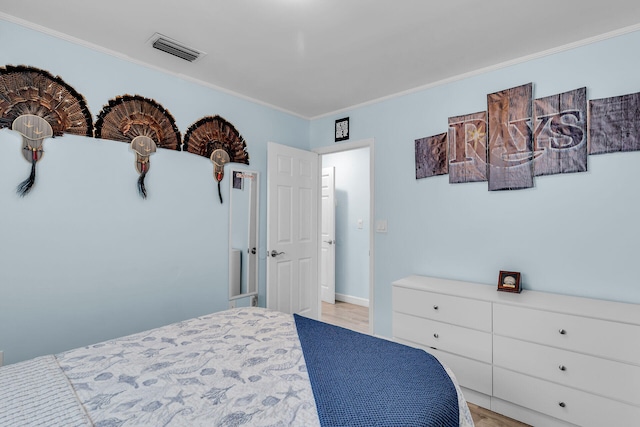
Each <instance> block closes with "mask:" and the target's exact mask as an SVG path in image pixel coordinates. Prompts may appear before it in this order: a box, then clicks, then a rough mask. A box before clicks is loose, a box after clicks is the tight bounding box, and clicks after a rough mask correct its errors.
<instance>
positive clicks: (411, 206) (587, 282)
mask: <svg viewBox="0 0 640 427" xmlns="http://www.w3.org/2000/svg"><path fill="white" fill-rule="evenodd" d="M476 48H477V47H474V49H476ZM639 49H640V32H634V33H630V34H626V35H623V36H618V37H616V38H611V39H607V40H604V41H600V42H597V43H593V44H589V45H586V46H582V47H579V48H575V49H573V50H570V51H565V52H562V53H558V54H554V55H550V56H546V57H542V58H538V59H535V60H531V61H528V62H526V63H521V64H518V65H515V66H511V67H507V68H502V69H499V70H496V71H492V72H487V73H485V74H481V75H477V76H474V77H471V78H467V79H464V80H460V81H456V82H453V83H450V84H446V85H442V86H438V87H434V88H431V89H427V90H423V91H420V92H416V93H412V94H409V95H406V96H402V97H397V98H393V99H389V100H386V101H383V102H379V103H375V104H372V105H367V106H362V107H360V108H355V109H353V110H351V111H347V112H340V113H339V114H337V115H335V116H328V117H325V118H322V119H317V120H314V121H313V122H312V123H311V140H310V142H311V147H312V148H318V147H322V146H328V145H332V144H334V142H333V133H332V131H333V125H334V120H335V119H337V118H341V117H345V116H349V117H350V132H351V138H350V139H351V140H352V141H358V140H362V139H367V138H375V199H374V200H375V218H374V220H373V221H375V220H376V219H387V220H388V233H386V234H376V235H375V258H374V259H375V277H374V281H375V293H374V315H375V322H374V331H375V333H377V334H381V335H386V336H390V335H391V282H392V281H394V280H396V279H398V278H401V277H404V276H407V275H410V274H423V275H433V276H438V277H446V278H453V279H460V280H469V281H475V282H481V283H488V284H493V283H497V276H498V271H499V270H513V271H520V272H522V282H523V286H524V288H525V289H534V290H539V291H548V292H556V293H562V294H571V295H580V296H586V297H596V298H603V299H611V300H618V301H627V302H634V303H640V282H639V280H638V278H637V271H636V269H637V259H638V255H639V254H640V252H639V250H638V242H640V225H639V224H640V222H639V218H640V167H638V165H639V163H640V152H633V153H617V154H607V155H600V156H590V157H589V165H588V167H589V171H588V172H586V173H578V174H566V175H555V176H546V177H539V178H536V181H535V187H534V188H531V189H527V190H519V191H502V192H489V191H487V184H486V183H470V184H456V185H451V184H449V183H448V176H447V175H444V176H440V177H434V178H428V179H420V180H416V179H415V159H414V140H415V139H417V138H421V137H425V136H429V135H434V134H437V133H441V132H445V131H446V129H447V119H448V117H451V116H457V115H461V114H467V113H473V112H476V111H484V110H486V96H487V94H488V93H492V92H495V91H499V90H502V89H506V88H510V87H514V86H518V85H521V84H525V83H529V82H533V83H534V96H536V97H542V96H547V95H552V94H556V93H561V92H564V91H567V90H571V89H574V88H579V87H583V86H586V87H587V96H588V98H589V99H595V98H603V97H610V96H617V95H623V94H627V93H634V92H638V91H640V78H638V70H639V69H640V55H638V54H637V52H638V50H639ZM460 54H464V52H461V53H460Z"/></svg>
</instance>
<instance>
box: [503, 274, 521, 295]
mask: <svg viewBox="0 0 640 427" xmlns="http://www.w3.org/2000/svg"><path fill="white" fill-rule="evenodd" d="M498 290H499V291H504V292H515V293H520V291H522V288H520V273H519V272H517V271H500V275H499V276H498Z"/></svg>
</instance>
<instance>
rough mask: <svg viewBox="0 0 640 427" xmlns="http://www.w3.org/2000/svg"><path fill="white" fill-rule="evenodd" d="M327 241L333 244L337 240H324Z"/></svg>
mask: <svg viewBox="0 0 640 427" xmlns="http://www.w3.org/2000/svg"><path fill="white" fill-rule="evenodd" d="M324 242H325V243H328V244H330V245H333V244H334V243H335V242H336V241H335V240H324Z"/></svg>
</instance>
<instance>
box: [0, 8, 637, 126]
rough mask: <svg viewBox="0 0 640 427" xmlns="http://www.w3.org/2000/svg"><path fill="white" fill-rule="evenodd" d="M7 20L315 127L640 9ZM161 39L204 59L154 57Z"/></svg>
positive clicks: (30, 14)
mask: <svg viewBox="0 0 640 427" xmlns="http://www.w3.org/2000/svg"><path fill="white" fill-rule="evenodd" d="M0 18H4V19H6V20H10V21H13V22H18V23H23V24H24V23H25V22H24V21H27V22H28V23H29V25H30V26H32V25H31V24H36V25H35V27H36V28H39V29H43V28H40V27H44V29H45V32H49V33H51V34H54V35H58V36H61V37H64V38H67V39H69V38H71V39H72V40H75V41H78V40H82V43H84V44H88V45H90V46H92V47H96V46H97V47H99V48H100V49H105V50H108V51H110V52H111V53H113V52H116V53H117V54H119V55H122V56H126V57H129V58H132V59H133V60H135V61H139V62H143V63H146V64H151V65H153V66H155V67H158V68H161V69H164V70H167V71H169V72H171V73H175V74H179V75H183V76H187V77H188V78H190V79H194V80H197V81H200V82H203V83H205V84H207V85H210V86H214V87H216V88H221V89H224V90H226V91H230V92H232V93H235V94H238V95H242V96H244V97H248V98H251V99H254V100H257V101H259V102H262V103H266V104H268V105H271V106H274V107H277V108H279V109H282V110H285V111H288V112H292V113H294V114H296V115H299V116H302V117H306V118H314V117H318V116H321V115H324V114H327V113H331V112H336V111H339V110H342V109H345V108H348V107H351V106H354V105H359V104H363V103H367V102H370V101H372V100H376V99H380V98H384V97H387V96H391V95H393V94H397V93H400V92H406V91H410V90H412V89H415V88H419V87H424V86H428V85H432V84H434V83H437V82H441V81H443V80H447V79H452V78H455V77H456V76H460V75H464V74H467V73H473V72H474V71H477V70H481V69H484V68H487V67H492V66H496V65H498V64H503V63H506V62H510V61H515V60H518V59H519V58H523V57H527V56H530V55H535V54H538V53H541V52H546V51H549V50H553V49H555V48H558V47H561V46H565V45H569V44H574V43H577V42H580V41H581V40H585V39H590V38H593V37H600V36H602V35H603V34H608V33H611V32H617V31H621V32H624V31H627V30H628V29H629V28H628V27H632V29H637V28H636V26H637V24H639V23H640V1H638V0H606V1H605V0H536V1H525V0H484V1H481V0H439V1H435V0H180V1H171V0H104V1H100V2H98V1H88V0H62V1H56V2H54V1H51V0H0ZM16 18H17V19H16ZM156 32H159V33H162V34H164V35H165V36H168V37H170V38H172V39H175V40H178V41H180V42H182V43H184V44H185V45H187V46H189V47H192V48H195V49H197V50H200V51H203V52H205V53H206V55H205V56H204V57H202V58H201V59H199V60H198V61H196V62H194V63H189V62H187V61H184V60H182V59H179V58H176V57H174V56H171V55H168V54H166V53H163V52H160V51H158V50H156V49H153V48H152V47H151V46H150V44H148V43H147V42H148V40H149V39H150V37H151V36H152V35H153V34H154V33H156ZM76 39H77V40H76ZM2 43H6V41H2ZM630 54H634V55H637V54H638V53H637V52H633V53H631V52H630ZM0 65H3V64H0Z"/></svg>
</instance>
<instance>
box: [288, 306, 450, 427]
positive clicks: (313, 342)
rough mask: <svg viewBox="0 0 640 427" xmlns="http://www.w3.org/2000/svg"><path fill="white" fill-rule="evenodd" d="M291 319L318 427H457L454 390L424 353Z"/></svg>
mask: <svg viewBox="0 0 640 427" xmlns="http://www.w3.org/2000/svg"><path fill="white" fill-rule="evenodd" d="M294 317H295V321H296V327H297V329H298V336H299V337H300V342H301V343H302V351H303V353H304V358H305V362H306V364H307V370H308V371H309V378H310V380H311V388H312V389H313V394H314V397H315V400H316V406H317V409H318V415H319V417H320V424H321V425H322V426H324V427H328V426H351V427H356V426H362V427H372V426H385V427H390V426H398V427H400V426H402V427H411V426H438V427H449V426H451V427H455V426H458V422H459V413H458V398H457V394H456V390H455V386H454V385H453V383H452V381H451V379H450V378H449V376H448V375H447V372H446V371H445V370H444V368H443V367H442V365H441V364H440V362H438V360H437V359H436V358H435V357H433V356H432V355H430V354H429V353H427V352H425V351H422V350H419V349H415V348H412V347H408V346H405V345H402V344H398V343H394V342H391V341H385V340H383V339H379V338H375V337H372V336H369V335H365V334H360V333H358V332H353V331H350V330H348V329H344V328H340V327H337V326H332V325H328V324H326V323H322V322H318V321H315V320H312V319H308V318H306V317H302V316H298V315H294Z"/></svg>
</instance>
